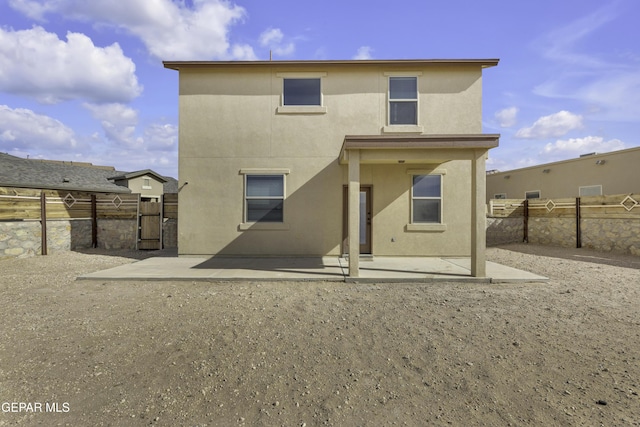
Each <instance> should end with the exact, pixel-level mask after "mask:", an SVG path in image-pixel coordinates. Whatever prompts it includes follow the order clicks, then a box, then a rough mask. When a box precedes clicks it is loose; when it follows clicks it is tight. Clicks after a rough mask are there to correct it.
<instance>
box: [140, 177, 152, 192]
mask: <svg viewBox="0 0 640 427" xmlns="http://www.w3.org/2000/svg"><path fill="white" fill-rule="evenodd" d="M142 188H143V189H145V190H150V189H151V179H150V178H143V179H142Z"/></svg>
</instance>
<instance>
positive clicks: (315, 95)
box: [282, 78, 322, 106]
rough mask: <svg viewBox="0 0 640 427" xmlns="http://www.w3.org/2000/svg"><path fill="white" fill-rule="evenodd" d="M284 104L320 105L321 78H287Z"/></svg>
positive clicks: (285, 80)
mask: <svg viewBox="0 0 640 427" xmlns="http://www.w3.org/2000/svg"><path fill="white" fill-rule="evenodd" d="M282 104H283V105H296V106H304V105H311V106H320V105H322V92H321V91H320V79H319V78H285V79H284V88H283V102H282Z"/></svg>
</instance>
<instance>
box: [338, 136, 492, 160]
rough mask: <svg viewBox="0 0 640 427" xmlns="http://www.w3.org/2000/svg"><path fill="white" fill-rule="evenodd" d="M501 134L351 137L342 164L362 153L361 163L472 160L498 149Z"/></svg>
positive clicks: (343, 153)
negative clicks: (477, 154)
mask: <svg viewBox="0 0 640 427" xmlns="http://www.w3.org/2000/svg"><path fill="white" fill-rule="evenodd" d="M499 139H500V135H499V134H464V135H397V134H395V135H347V136H345V137H344V142H343V144H342V148H341V149H340V157H339V158H340V164H347V163H348V162H349V158H348V154H347V152H348V151H349V150H360V163H361V164H367V163H377V164H382V163H407V164H410V163H438V162H444V161H448V160H472V159H474V155H475V154H474V152H475V150H489V149H490V148H495V147H497V146H498V141H499Z"/></svg>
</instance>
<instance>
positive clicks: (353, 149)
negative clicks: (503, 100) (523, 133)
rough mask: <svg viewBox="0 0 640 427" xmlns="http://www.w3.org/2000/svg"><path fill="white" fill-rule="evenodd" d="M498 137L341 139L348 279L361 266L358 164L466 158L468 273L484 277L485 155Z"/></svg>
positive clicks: (409, 136)
mask: <svg viewBox="0 0 640 427" xmlns="http://www.w3.org/2000/svg"><path fill="white" fill-rule="evenodd" d="M499 138H500V135H498V134H464V135H397V134H393V135H384V134H383V135H355V136H349V135H347V136H345V138H344V142H343V145H342V149H341V150H340V163H341V164H346V165H347V167H348V181H349V184H348V196H347V204H348V220H347V222H348V225H347V239H348V276H349V277H350V278H358V277H360V274H361V266H360V244H359V243H360V231H359V229H360V185H361V178H360V166H361V165H364V164H416V165H424V164H434V163H435V164H440V163H444V162H447V161H450V160H466V161H469V162H470V164H471V174H470V176H469V185H470V187H471V221H470V226H469V233H470V235H471V248H470V254H471V257H470V267H469V270H470V275H471V277H474V278H485V277H487V265H486V259H485V250H486V238H485V233H486V231H485V230H486V218H485V192H486V168H485V162H486V156H487V152H488V151H489V149H491V148H494V147H497V146H498V140H499Z"/></svg>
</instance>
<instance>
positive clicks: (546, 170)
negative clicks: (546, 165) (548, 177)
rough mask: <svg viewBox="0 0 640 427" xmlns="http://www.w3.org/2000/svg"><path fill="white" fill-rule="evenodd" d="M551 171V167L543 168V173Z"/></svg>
mask: <svg viewBox="0 0 640 427" xmlns="http://www.w3.org/2000/svg"><path fill="white" fill-rule="evenodd" d="M549 172H551V169H543V170H542V173H549Z"/></svg>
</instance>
